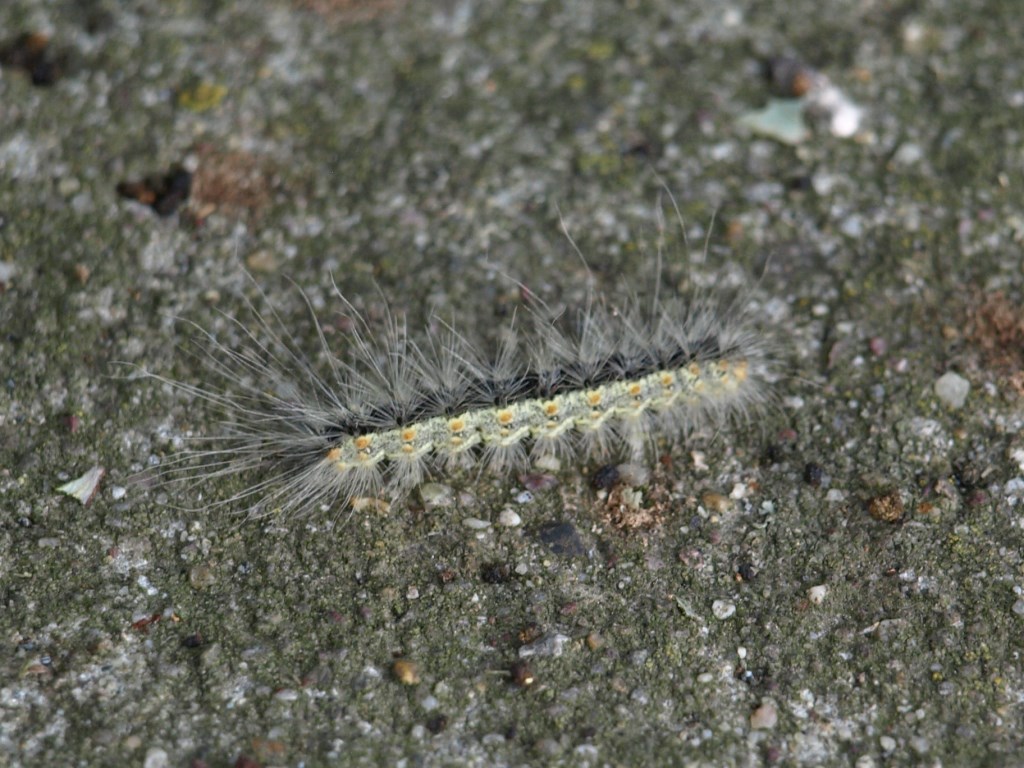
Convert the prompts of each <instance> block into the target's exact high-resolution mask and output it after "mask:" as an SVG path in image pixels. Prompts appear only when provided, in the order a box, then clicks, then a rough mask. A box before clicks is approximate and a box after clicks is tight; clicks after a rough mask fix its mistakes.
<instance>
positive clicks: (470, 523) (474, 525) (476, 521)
mask: <svg viewBox="0 0 1024 768" xmlns="http://www.w3.org/2000/svg"><path fill="white" fill-rule="evenodd" d="M462 524H463V525H464V526H466V527H467V528H469V529H471V530H474V531H483V530H485V529H487V528H490V527H491V523H490V521H489V520H481V519H480V518H479V517H467V518H465V519H464V520H463V521H462Z"/></svg>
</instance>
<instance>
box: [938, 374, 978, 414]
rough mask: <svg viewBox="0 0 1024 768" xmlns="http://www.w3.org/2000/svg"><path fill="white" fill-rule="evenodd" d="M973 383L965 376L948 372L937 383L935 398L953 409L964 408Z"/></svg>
mask: <svg viewBox="0 0 1024 768" xmlns="http://www.w3.org/2000/svg"><path fill="white" fill-rule="evenodd" d="M970 391H971V383H970V382H969V381H968V380H967V379H965V378H964V377H963V376H960V375H959V374H956V373H954V372H953V371H947V372H946V373H944V374H942V375H941V376H940V377H939V378H938V380H937V381H936V382H935V396H936V397H938V398H939V400H941V401H942V402H943V403H944V404H946V405H947V406H949V407H950V408H953V409H958V408H963V406H964V403H965V402H967V393H968V392H970Z"/></svg>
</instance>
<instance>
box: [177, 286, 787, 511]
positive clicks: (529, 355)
mask: <svg viewBox="0 0 1024 768" xmlns="http://www.w3.org/2000/svg"><path fill="white" fill-rule="evenodd" d="M335 292H336V295H337V298H338V300H339V302H340V305H341V306H342V307H343V308H344V310H345V312H346V313H347V314H348V316H349V317H350V319H351V330H350V333H349V338H348V341H349V346H350V349H349V354H348V355H347V357H346V358H345V359H344V360H343V359H341V358H339V356H337V355H335V354H334V353H332V352H331V350H330V349H329V347H328V343H327V338H326V336H325V334H324V331H323V328H322V327H321V326H319V325H318V324H317V325H316V328H315V330H316V333H317V335H318V337H319V343H320V345H321V346H322V352H323V354H322V355H320V356H321V357H323V358H324V359H325V361H326V363H325V364H324V365H323V366H322V370H318V369H316V366H314V364H313V363H312V361H311V360H310V359H309V358H308V357H307V356H306V355H304V354H303V353H302V352H300V351H299V346H298V344H297V343H296V342H295V339H294V338H293V336H292V334H290V333H289V332H288V331H287V330H286V329H285V328H284V325H283V323H282V322H281V321H280V320H279V319H277V316H276V314H274V313H273V312H271V313H270V314H269V315H265V314H261V313H260V311H259V310H258V309H256V308H255V307H253V305H250V309H251V310H252V318H253V321H254V322H253V324H252V327H249V326H248V325H247V324H246V323H245V322H243V321H242V320H238V319H232V322H233V323H234V324H235V325H236V326H237V329H238V330H239V331H240V332H241V334H242V336H243V341H244V343H243V344H242V345H241V346H238V347H235V348H228V347H226V346H225V345H223V344H222V343H220V342H219V341H218V340H217V339H216V338H215V337H214V336H213V335H212V334H210V333H207V332H205V331H202V329H200V337H199V342H200V346H201V348H202V349H203V355H202V359H203V361H204V365H205V369H206V370H207V371H208V372H209V373H210V374H211V377H212V378H211V380H210V381H208V382H204V383H203V384H202V385H192V384H183V383H180V382H173V381H172V382H169V383H171V384H172V385H173V386H175V387H176V388H178V389H180V390H183V391H185V392H187V393H189V394H191V395H193V396H195V397H197V398H200V399H202V400H205V401H207V402H208V403H210V404H212V405H213V406H214V407H215V408H216V409H217V410H219V411H220V412H221V413H222V415H223V427H224V434H223V435H222V436H220V437H217V438H211V439H215V440H218V441H219V446H218V447H214V448H198V449H195V450H193V451H191V453H190V455H192V456H197V457H198V458H199V459H201V460H202V462H203V463H202V468H201V469H198V470H196V469H194V468H192V467H191V466H188V467H185V466H181V465H177V466H175V465H174V463H173V462H172V465H171V467H170V469H169V471H170V472H171V473H172V474H173V473H176V472H180V473H181V474H183V475H185V476H187V477H190V478H193V477H196V476H198V477H200V478H203V477H205V478H210V477H216V476H220V475H226V474H235V473H238V472H243V471H247V470H254V471H258V472H259V478H258V479H257V480H256V481H255V483H254V484H252V485H250V486H249V487H248V488H247V489H246V490H244V491H243V492H241V493H240V494H238V495H236V496H233V497H232V498H230V499H227V500H225V501H224V502H223V503H244V504H246V505H248V506H249V507H250V511H251V512H255V513H270V512H278V511H280V512H285V513H289V512H303V511H308V510H311V509H315V508H318V507H321V506H324V505H327V506H330V505H333V504H335V503H336V502H339V501H350V500H353V499H359V498H365V497H373V496H377V497H386V498H389V499H392V500H394V499H397V498H401V497H402V496H404V495H405V494H407V493H408V492H409V491H410V490H411V489H413V488H415V487H416V486H417V485H418V484H420V483H421V482H422V481H423V480H424V478H425V477H426V476H428V475H430V474H435V473H438V472H444V471H446V470H448V469H450V468H453V467H462V468H468V467H474V466H480V467H485V468H487V469H489V470H491V471H494V472H498V473H503V472H509V471H511V470H515V469H521V468H523V467H524V466H526V465H528V464H529V463H530V462H532V461H536V460H538V459H541V458H542V457H547V456H557V457H559V458H561V459H565V458H569V459H580V460H584V461H585V460H590V459H594V458H602V457H607V456H609V455H614V454H619V455H622V454H626V455H629V456H630V457H631V458H634V459H635V458H637V457H638V456H639V455H641V454H643V453H644V451H645V449H646V447H648V446H650V445H653V444H654V443H655V441H656V440H657V439H658V438H659V437H661V438H663V439H668V440H669V441H673V442H678V441H679V440H680V439H682V438H683V437H685V436H686V435H687V434H688V433H690V432H691V431H693V430H694V429H696V428H698V427H701V426H704V425H708V424H712V425H718V424H721V423H722V422H724V421H726V420H728V419H729V418H732V417H735V416H737V415H739V416H743V415H745V414H747V413H748V411H749V409H750V408H751V407H752V406H755V405H757V404H759V403H760V402H762V401H763V400H764V399H765V397H766V392H767V385H766V381H767V378H768V376H769V375H770V372H769V364H768V359H767V355H766V352H765V346H764V344H763V341H762V337H761V336H760V335H759V334H757V333H755V332H753V331H752V330H751V329H750V328H749V327H748V326H747V324H746V323H745V321H744V317H743V313H742V312H740V311H736V310H735V307H723V306H721V305H720V304H718V303H716V302H715V301H713V300H712V299H711V298H710V297H707V296H705V297H702V298H696V299H693V300H691V301H689V302H687V301H685V300H683V299H681V298H674V299H669V300H662V299H661V298H659V297H658V296H657V295H655V296H654V297H653V298H652V299H651V300H649V301H648V302H646V303H645V302H643V301H641V300H640V299H638V298H636V297H632V298H629V299H626V300H624V301H623V302H621V303H614V302H611V301H609V300H607V299H605V298H603V297H598V296H593V297H591V299H590V300H588V301H587V302H586V304H585V306H584V307H582V308H581V309H580V310H579V311H578V312H576V313H574V314H570V315H569V316H568V317H562V318H551V317H550V316H549V313H547V312H545V311H543V310H544V308H543V307H540V308H534V309H529V311H527V312H526V313H525V315H526V317H527V321H526V322H525V323H519V324H517V323H516V322H515V321H514V322H513V326H514V328H513V331H514V332H513V333H511V334H510V335H509V336H510V338H509V340H507V341H506V342H505V343H504V344H502V345H500V347H499V348H498V349H497V351H496V353H495V354H493V355H491V356H487V355H485V354H484V353H483V352H482V351H481V350H480V348H479V345H477V344H475V343H472V342H470V341H469V340H468V339H467V338H466V337H465V336H463V335H462V334H460V333H459V332H458V331H457V330H455V328H453V327H452V326H451V325H450V324H444V323H442V324H440V332H439V333H435V334H434V335H433V336H431V335H426V336H425V341H424V342H422V343H417V342H416V341H415V340H414V339H413V338H412V336H411V335H410V333H409V332H408V330H407V328H406V325H405V323H404V322H400V321H399V320H397V319H395V318H394V317H393V316H390V315H389V316H388V321H387V324H386V328H385V331H384V333H383V334H376V335H375V334H374V333H373V332H372V331H371V328H370V327H369V325H368V324H367V323H366V322H365V321H363V320H362V319H361V318H360V317H359V315H358V312H356V311H355V309H354V308H353V307H352V305H351V304H350V303H349V302H348V301H347V300H345V298H344V297H343V295H342V294H341V292H340V291H338V290H337V288H336V287H335ZM307 304H308V300H307ZM310 313H311V314H312V309H311V308H310ZM567 321H568V322H567ZM314 323H315V319H314ZM516 325H523V326H525V327H523V328H518V327H515V326H516ZM377 339H380V340H379V341H378V340H377ZM157 378H160V377H157ZM162 380H164V381H167V380H166V379H162ZM199 439H200V440H206V439H207V438H199ZM186 458H188V457H186ZM252 474H253V475H255V474H256V472H253V473H252Z"/></svg>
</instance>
